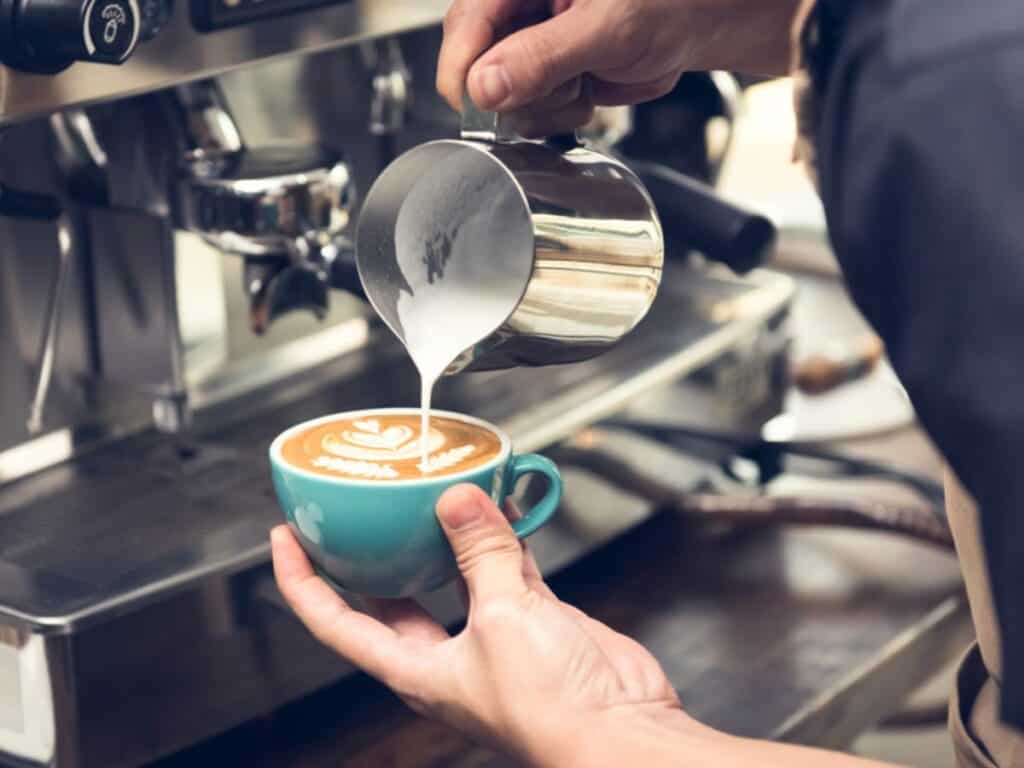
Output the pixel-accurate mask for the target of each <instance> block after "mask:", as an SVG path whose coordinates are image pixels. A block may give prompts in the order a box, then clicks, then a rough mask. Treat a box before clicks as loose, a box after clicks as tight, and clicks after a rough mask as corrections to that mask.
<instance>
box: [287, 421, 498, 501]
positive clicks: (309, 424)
mask: <svg viewBox="0 0 1024 768" xmlns="http://www.w3.org/2000/svg"><path fill="white" fill-rule="evenodd" d="M420 412H421V411H420V409H419V408H410V407H406V408H361V409H359V410H356V411H339V412H337V413H331V414H328V415H326V416H319V417H317V418H315V419H309V420H307V421H303V422H301V423H299V424H295V425H293V426H291V427H288V429H286V430H284V432H281V433H280V434H279V435H278V436H277V437H275V438H274V440H273V442H272V443H271V444H270V450H269V453H270V462H271V464H273V465H274V466H276V467H278V468H279V469H281V471H283V472H289V473H294V474H296V475H299V476H301V477H306V478H309V479H312V480H319V481H322V482H325V483H332V484H335V485H339V486H351V485H356V486H363V487H367V488H396V487H397V488H402V487H407V486H412V485H427V484H431V483H436V482H438V481H442V480H443V481H444V482H454V483H457V482H459V481H461V480H464V479H466V478H468V477H471V476H472V475H475V474H476V473H477V472H482V471H486V470H489V469H493V468H494V467H497V466H498V465H500V464H501V463H503V462H505V461H507V460H508V458H509V456H511V454H512V439H511V438H510V437H509V436H508V434H507V433H506V432H505V431H504V430H503V429H501V428H500V427H497V426H495V425H494V424H492V423H491V422H489V421H484V420H483V419H478V418H476V417H475V416H468V415H466V414H464V413H456V412H455V411H442V410H437V409H434V408H431V409H430V416H431V418H433V417H434V416H440V417H442V418H446V419H454V420H455V421H462V422H466V423H468V424H473V425H475V426H478V427H483V428H484V429H488V430H490V431H491V432H493V433H494V434H496V435H497V436H498V439H499V440H500V441H501V450H499V451H498V455H497V456H495V457H494V458H493V459H491V460H490V461H488V462H485V463H484V464H480V465H478V466H475V467H473V468H472V469H466V470H463V471H461V472H454V473H452V474H450V475H437V476H435V477H417V478H410V479H408V480H362V479H360V478H357V477H353V478H348V477H334V476H332V475H326V474H322V473H319V472H312V471H310V470H308V469H302V468H301V467H296V466H294V465H293V464H289V463H288V462H287V461H285V460H284V457H283V456H281V447H282V446H283V445H284V443H285V441H286V440H288V439H289V438H290V437H292V436H293V435H294V434H295V433H297V432H301V431H303V430H306V429H312V428H313V427H316V426H319V425H320V424H323V423H325V422H328V421H335V420H337V419H358V418H361V417H363V416H369V415H376V414H381V415H410V414H414V415H417V416H418V415H419V414H420Z"/></svg>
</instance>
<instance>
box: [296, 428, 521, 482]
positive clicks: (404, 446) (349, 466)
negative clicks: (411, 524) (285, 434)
mask: <svg viewBox="0 0 1024 768" xmlns="http://www.w3.org/2000/svg"><path fill="white" fill-rule="evenodd" d="M422 424H423V420H422V418H421V417H420V414H418V413H383V412H380V413H369V414H368V415H365V416H343V417H339V418H337V419H329V420H327V421H320V422H318V423H317V424H315V425H314V426H311V427H309V428H308V429H306V430H300V431H298V432H296V433H295V434H294V435H292V436H291V437H289V438H288V440H286V441H285V442H284V443H282V445H281V458H282V459H283V460H284V461H286V462H287V463H288V464H291V465H292V466H295V467H298V468H299V469H303V470H306V471H307V472H315V473H317V474H321V475H324V476H326V477H337V478H353V479H362V480H376V481H379V482H389V481H395V480H413V479H417V478H421V477H427V476H430V477H444V476H445V475H451V474H454V473H457V472H463V471H467V470H470V469H473V468H475V467H479V466H481V465H483V464H486V463H487V462H489V461H492V460H493V459H495V458H496V457H497V456H498V454H499V453H500V451H501V447H502V446H501V438H500V437H499V436H498V435H497V434H496V433H495V432H494V431H493V430H491V429H489V428H488V427H484V426H481V425H480V424H478V423H475V422H470V421H466V420H464V419H453V418H450V417H443V416H433V417H432V418H431V419H430V422H429V427H428V435H427V437H426V439H425V440H424V438H423V435H422V431H421V430H422ZM423 456H426V457H427V458H426V463H424V460H423Z"/></svg>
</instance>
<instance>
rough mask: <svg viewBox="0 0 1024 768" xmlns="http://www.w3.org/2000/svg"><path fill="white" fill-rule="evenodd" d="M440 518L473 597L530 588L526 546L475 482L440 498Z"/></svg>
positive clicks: (487, 596)
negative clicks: (526, 576)
mask: <svg viewBox="0 0 1024 768" xmlns="http://www.w3.org/2000/svg"><path fill="white" fill-rule="evenodd" d="M437 517H438V520H440V522H441V527H442V528H443V529H444V533H445V536H447V537H448V542H449V543H450V544H451V547H452V552H454V553H455V561H456V563H457V564H458V566H459V571H460V572H461V573H462V578H463V579H465V581H466V586H467V587H468V588H469V594H470V599H471V600H473V601H475V600H479V599H487V598H491V597H496V596H500V595H509V594H519V593H522V592H524V591H525V590H526V582H525V581H524V580H523V550H522V547H521V546H520V545H519V540H518V539H517V538H516V535H515V533H514V532H513V531H512V527H511V526H510V525H509V523H508V520H506V519H505V516H504V515H503V514H502V513H501V510H499V509H498V508H497V507H496V506H495V505H494V502H492V501H491V499H490V498H489V497H488V496H487V494H486V493H484V492H483V491H482V490H480V489H479V488H477V487H476V486H475V485H457V486H455V487H454V488H451V489H449V490H448V491H446V492H445V494H444V495H443V496H442V497H441V499H440V501H438V503H437Z"/></svg>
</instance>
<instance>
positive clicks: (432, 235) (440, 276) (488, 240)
mask: <svg viewBox="0 0 1024 768" xmlns="http://www.w3.org/2000/svg"><path fill="white" fill-rule="evenodd" d="M474 155H476V153H472V152H469V153H463V154H460V155H457V156H456V157H455V158H454V159H453V160H452V162H451V163H450V164H449V165H448V167H447V168H446V169H445V172H444V173H438V174H431V173H429V172H428V173H425V174H424V175H423V177H422V178H421V179H420V180H419V181H418V182H417V183H416V184H415V185H414V186H413V187H412V188H411V189H410V190H409V193H408V194H407V195H406V197H405V199H404V201H403V202H402V205H401V209H400V210H399V213H398V218H397V220H396V222H395V259H396V262H397V265H396V266H397V268H398V272H399V273H400V275H401V277H402V278H403V279H404V284H403V287H402V289H401V291H400V293H399V295H398V302H397V307H396V313H397V316H398V319H399V321H400V324H401V330H400V332H399V337H400V338H401V339H402V342H403V343H404V344H405V347H406V349H407V350H408V352H409V356H410V357H411V358H412V361H413V363H414V364H415V366H416V368H417V370H418V371H419V374H420V382H421V383H420V389H421V394H420V396H421V405H420V407H421V409H422V416H421V433H420V441H421V445H422V450H423V460H422V465H421V467H420V469H421V470H422V471H424V472H427V471H429V462H428V447H427V446H428V444H429V440H428V439H426V438H427V437H428V436H429V434H430V404H431V395H432V392H433V389H434V384H435V382H436V381H437V379H438V378H440V377H441V375H442V374H443V373H444V372H445V370H446V369H447V368H448V366H450V365H451V364H452V363H453V362H454V361H455V360H456V358H458V357H459V355H461V354H462V353H463V352H465V351H466V350H468V349H470V348H472V347H473V346H474V345H475V344H477V343H478V342H480V341H482V340H484V339H485V338H487V337H488V336H490V335H491V334H492V333H493V332H494V331H495V330H496V329H497V328H498V327H500V326H501V324H502V323H503V322H504V321H505V320H506V319H507V318H508V316H509V315H510V314H511V313H512V311H513V310H514V309H515V307H516V304H517V303H518V302H519V299H520V298H521V294H520V292H516V293H515V295H511V293H510V291H509V290H508V287H509V285H520V286H525V285H526V282H527V281H528V280H529V269H530V268H531V267H530V265H529V264H527V265H526V266H525V267H524V266H523V264H524V262H523V260H521V259H503V258H500V256H501V253H502V252H507V249H517V248H520V249H527V250H529V251H532V248H533V243H532V240H531V239H530V235H529V231H528V228H524V227H523V224H522V221H521V219H522V218H523V216H524V215H525V214H524V210H523V203H522V198H521V193H520V192H519V190H518V188H517V187H516V186H515V185H514V184H512V183H511V182H510V180H509V178H508V177H507V175H506V174H505V173H504V172H503V171H501V170H500V169H498V168H497V167H496V166H495V165H494V164H493V163H490V162H487V161H484V162H483V163H481V160H482V159H483V158H480V157H474ZM460 164H461V165H464V166H465V167H464V168H461V169H460V168H457V167H454V168H453V167H452V166H453V165H454V166H458V165H460ZM453 171H454V172H453ZM458 171H461V172H458ZM524 270H525V274H520V273H523V272H524ZM511 281H515V282H511ZM502 288H504V290H502Z"/></svg>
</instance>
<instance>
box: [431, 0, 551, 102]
mask: <svg viewBox="0 0 1024 768" xmlns="http://www.w3.org/2000/svg"><path fill="white" fill-rule="evenodd" d="M541 5H542V2H541V0H527V2H523V0H455V2H454V3H452V6H451V8H449V9H448V13H447V14H446V15H445V17H444V40H443V42H442V43H441V53H440V55H439V57H438V61H437V91H438V93H440V94H441V96H442V97H443V98H444V100H445V101H447V102H448V104H450V105H451V107H452V109H454V110H456V111H459V110H461V109H462V89H463V88H464V87H465V85H466V76H467V74H468V73H469V68H470V67H471V66H472V65H473V62H474V61H476V60H477V58H479V56H480V54H482V53H483V52H484V51H486V50H487V49H488V48H489V47H490V46H491V45H492V44H493V43H494V41H495V40H497V39H498V38H499V36H500V33H501V30H502V29H503V28H504V27H506V26H507V25H508V24H509V22H510V21H511V20H512V19H513V18H514V17H515V16H517V15H519V14H521V13H523V12H524V11H530V10H534V9H536V8H537V7H539V6H541Z"/></svg>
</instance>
